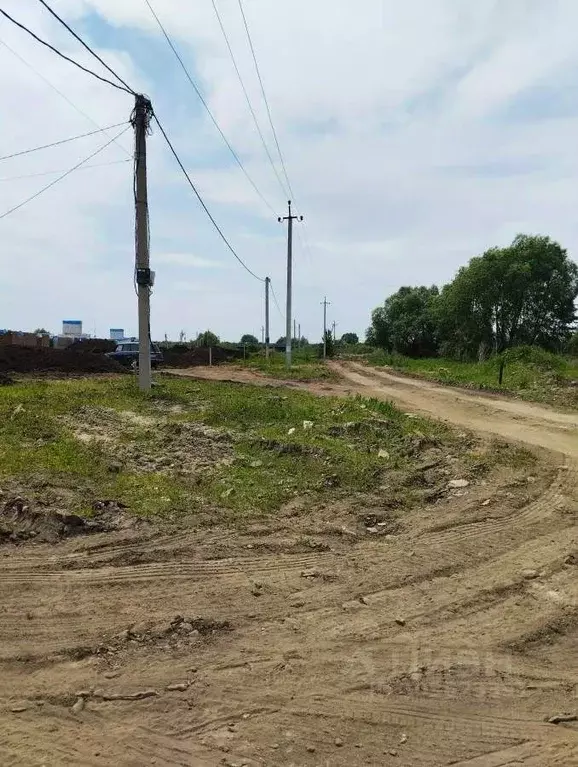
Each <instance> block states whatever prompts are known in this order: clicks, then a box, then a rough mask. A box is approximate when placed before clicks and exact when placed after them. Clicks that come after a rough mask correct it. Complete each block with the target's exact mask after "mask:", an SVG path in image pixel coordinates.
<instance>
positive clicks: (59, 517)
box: [0, 497, 133, 543]
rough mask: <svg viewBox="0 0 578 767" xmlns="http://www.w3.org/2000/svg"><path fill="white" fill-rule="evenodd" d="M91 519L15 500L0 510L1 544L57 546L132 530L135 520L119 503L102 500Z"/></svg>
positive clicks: (7, 502)
mask: <svg viewBox="0 0 578 767" xmlns="http://www.w3.org/2000/svg"><path fill="white" fill-rule="evenodd" d="M94 507H95V509H96V513H95V514H94V516H93V517H91V518H90V519H88V518H85V517H80V516H78V514H71V513H70V512H66V511H59V510H55V509H47V508H38V507H33V506H32V505H31V503H30V502H29V501H27V500H26V499H25V498H20V497H16V498H12V499H10V500H8V501H6V503H4V505H3V506H2V507H1V508H0V543H22V542H24V541H28V540H36V541H40V542H49V543H54V542H56V541H58V540H60V539H61V538H68V537H72V536H76V535H89V534H91V533H107V532H111V531H112V530H119V529H121V528H125V527H129V526H131V524H133V519H132V518H131V517H130V516H129V515H128V514H126V513H124V512H123V511H122V509H121V508H120V507H119V506H118V505H117V504H115V503H113V502H111V501H100V502H97V503H95V505H94Z"/></svg>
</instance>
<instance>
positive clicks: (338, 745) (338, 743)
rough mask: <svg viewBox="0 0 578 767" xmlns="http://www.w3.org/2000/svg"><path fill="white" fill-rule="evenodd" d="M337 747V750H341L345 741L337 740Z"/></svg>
mask: <svg viewBox="0 0 578 767" xmlns="http://www.w3.org/2000/svg"><path fill="white" fill-rule="evenodd" d="M335 745H336V746H337V748H341V746H342V745H343V741H342V740H341V738H335Z"/></svg>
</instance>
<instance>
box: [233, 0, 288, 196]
mask: <svg viewBox="0 0 578 767" xmlns="http://www.w3.org/2000/svg"><path fill="white" fill-rule="evenodd" d="M238 3H239V10H240V11H241V16H242V17H243V24H244V26H245V32H246V33H247V40H248V41H249V47H250V48H251V55H252V57H253V63H254V65H255V72H256V73H257V77H258V79H259V85H260V86H261V94H262V95H263V101H264V102H265V107H266V108H267V116H268V118H269V125H270V126H271V131H272V133H273V139H274V140H275V146H276V147H277V153H278V154H279V159H280V160H281V167H282V168H283V175H284V176H285V180H286V181H287V188H288V189H289V192H290V195H291V198H292V199H295V195H294V194H293V189H292V188H291V182H290V181H289V176H288V175H287V168H286V167H285V160H284V159H283V155H282V154H281V147H280V146H279V139H278V137H277V131H276V130H275V125H274V124H273V117H272V115H271V108H270V106H269V99H268V98H267V94H266V93H265V86H264V84H263V78H262V77H261V70H260V69H259V63H258V61H257V54H256V53H255V48H254V46H253V40H252V38H251V32H250V31H249V25H248V23H247V17H246V16H245V10H244V8H243V0H238Z"/></svg>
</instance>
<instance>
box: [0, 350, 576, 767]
mask: <svg viewBox="0 0 578 767" xmlns="http://www.w3.org/2000/svg"><path fill="white" fill-rule="evenodd" d="M335 367H336V370H337V371H338V372H339V373H340V374H341V375H342V376H343V378H344V381H343V383H332V384H312V385H304V384H299V385H297V386H299V387H306V388H308V389H311V390H313V391H316V392H317V393H319V394H343V395H344V394H346V393H362V394H364V395H365V396H373V397H379V398H384V399H393V400H395V401H396V402H398V403H399V404H401V405H402V406H403V407H404V408H405V409H407V410H411V411H416V412H417V411H421V412H426V413H429V414H431V415H433V416H435V417H440V418H444V419H446V420H448V421H451V422H453V423H455V424H456V425H458V426H460V427H468V428H472V429H476V430H480V431H484V432H486V433H494V434H498V435H501V436H502V437H508V438H512V439H516V440H519V441H523V442H525V443H527V444H528V445H533V446H535V447H537V448H542V449H544V448H545V449H547V450H550V451H555V452H554V453H553V454H549V455H545V456H544V461H545V463H546V464H547V469H545V470H544V472H543V474H541V475H540V476H539V477H524V478H522V479H523V481H524V483H525V487H526V486H527V487H526V489H525V490H524V494H523V497H524V498H525V499H526V500H525V501H524V502H519V503H518V502H517V501H516V502H515V503H514V502H513V499H514V498H515V499H519V498H521V497H522V496H521V495H520V494H519V487H513V486H496V487H489V486H488V487H480V488H477V490H475V491H474V490H473V489H472V488H467V489H466V490H464V491H463V494H462V495H456V497H455V499H454V501H453V502H452V503H450V504H446V505H444V506H440V507H434V509H433V510H432V509H431V508H430V509H429V510H416V511H414V512H412V513H411V514H409V515H408V519H407V520H406V521H405V523H404V525H403V527H402V529H401V530H400V531H399V532H398V533H396V534H395V535H392V536H379V538H378V539H376V537H375V536H372V535H365V534H364V533H363V532H360V531H358V530H341V531H340V532H336V528H335V525H331V524H330V523H332V522H334V521H335V519H336V518H338V517H339V509H335V508H325V509H322V510H318V511H316V512H315V513H314V514H312V516H311V518H308V519H303V518H299V519H295V518H293V517H291V516H289V513H286V514H280V515H279V516H277V517H275V518H273V519H265V520H264V521H263V523H262V524H259V525H254V526H251V527H249V528H248V529H246V530H244V531H242V532H241V533H239V532H237V531H232V530H218V529H215V530H209V531H206V532H204V533H202V534H201V533H198V532H186V531H185V532H182V533H181V534H180V535H179V536H174V535H168V534H167V535H164V534H159V533H158V531H156V530H154V529H148V530H147V529H145V530H144V531H143V530H138V531H132V532H131V531H127V532H125V533H122V534H121V533H117V534H114V535H111V534H108V535H101V536H92V537H91V538H90V539H85V540H83V541H80V540H78V539H77V540H75V541H68V542H65V543H62V544H59V545H58V546H51V547H48V546H43V545H39V546H33V547H26V546H25V547H21V548H18V549H14V548H11V549H8V548H5V549H0V604H1V605H2V608H1V610H2V611H1V613H0V664H1V677H0V678H1V680H2V681H1V682H0V764H2V765H3V766H4V765H5V766H7V767H12V766H13V765H14V766H15V765H26V766H28V765H35V766H36V765H38V766H39V765H47V767H48V766H50V767H52V766H53V765H75V766H76V765H122V766H123V767H124V766H125V765H128V766H130V767H141V765H148V764H156V765H194V766H195V767H197V765H199V766H200V767H205V766H206V767H213V766H215V767H216V765H230V766H232V765H250V767H256V766H257V765H259V766H261V765H284V766H285V765H294V766H295V767H302V766H309V765H310V766H311V767H313V766H314V765H316V766H321V765H323V766H324V767H329V766H330V765H331V767H333V765H336V766H337V767H339V766H341V765H342V766H343V767H345V766H346V765H366V764H369V765H390V764H391V765H400V766H402V765H403V767H420V766H422V767H426V766H427V767H434V766H435V767H437V766H438V765H450V764H451V765H454V766H457V767H513V766H514V765H524V766H525V767H553V766H554V765H559V766H560V767H562V766H563V767H571V766H572V765H578V722H577V721H576V720H575V716H576V715H578V652H577V651H578V539H577V527H576V515H577V513H578V489H577V479H578V471H577V465H578V464H577V460H578V439H577V431H576V427H577V426H578V419H577V418H576V417H575V416H573V415H566V414H560V413H556V412H555V411H551V410H547V409H544V408H539V407H537V406H531V405H527V404H522V403H518V402H513V401H504V400H499V399H495V398H485V397H481V396H477V395H469V394H468V393H465V392H461V391H457V390H445V389H443V388H441V387H437V386H434V385H431V384H427V383H425V382H421V381H411V380H408V379H399V378H397V377H395V376H391V375H389V374H387V373H386V372H371V371H368V370H367V369H365V368H362V367H360V366H356V365H336V366H335ZM193 375H195V376H203V377H210V378H217V377H219V376H226V377H228V378H230V377H231V376H232V375H233V374H232V372H231V371H230V370H227V371H225V370H224V369H219V368H213V369H204V370H203V369H195V370H194V371H193ZM240 377H241V378H244V380H249V379H251V380H253V379H254V377H253V376H251V374H249V373H246V372H244V373H243V374H242V376H240ZM261 382H262V383H263V380H262V379H261ZM267 383H270V382H267ZM293 385H295V384H293ZM519 481H522V480H519ZM177 615H178V616H181V617H179V618H177V617H176V616H177ZM73 706H74V710H72V708H73ZM572 716H574V720H572ZM551 717H562V720H555V721H556V722H557V723H554V722H548V719H550V718H551ZM566 719H568V720H569V721H566Z"/></svg>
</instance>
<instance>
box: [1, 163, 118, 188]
mask: <svg viewBox="0 0 578 767" xmlns="http://www.w3.org/2000/svg"><path fill="white" fill-rule="evenodd" d="M126 162H132V160H131V158H130V157H127V158H125V159H124V160H112V161H111V162H96V163H93V164H92V165H84V166H83V167H82V168H79V169H78V170H89V168H108V167H109V166H110V165H123V164H124V163H126ZM56 173H62V170H45V171H43V172H42V173H25V174H24V175H22V176H8V177H2V178H0V182H2V181H20V180H21V179H25V178H40V177H41V176H54V175H55V174H56Z"/></svg>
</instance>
